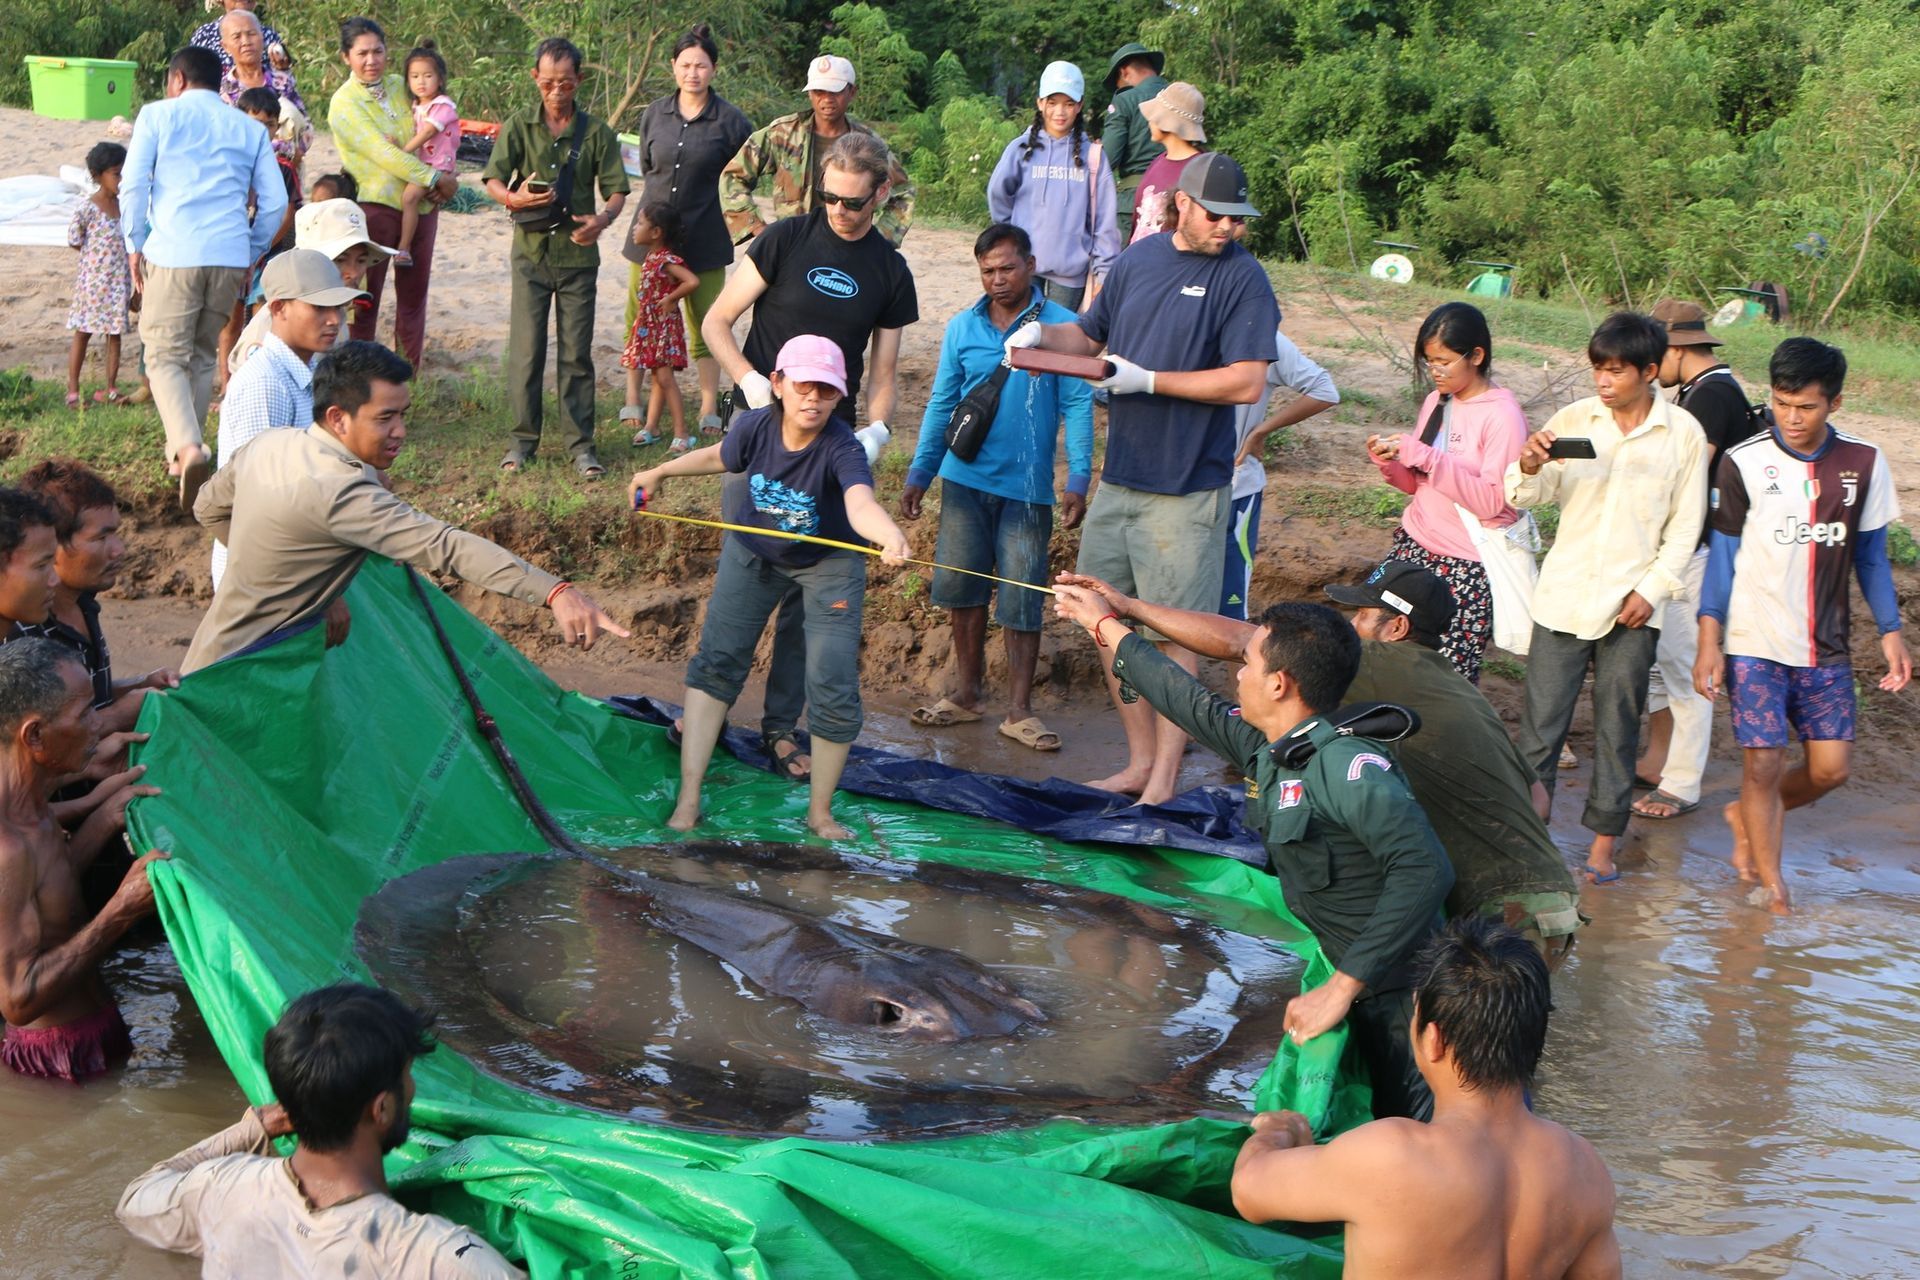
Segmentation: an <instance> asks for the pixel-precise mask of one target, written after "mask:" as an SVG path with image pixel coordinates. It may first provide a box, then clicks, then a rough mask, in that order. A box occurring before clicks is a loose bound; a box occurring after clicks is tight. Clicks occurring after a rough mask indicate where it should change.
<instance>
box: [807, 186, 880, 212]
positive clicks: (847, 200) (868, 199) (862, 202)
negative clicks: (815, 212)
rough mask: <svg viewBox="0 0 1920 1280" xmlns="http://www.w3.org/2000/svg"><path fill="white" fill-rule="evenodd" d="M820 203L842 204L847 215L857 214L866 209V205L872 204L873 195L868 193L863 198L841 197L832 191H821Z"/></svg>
mask: <svg viewBox="0 0 1920 1280" xmlns="http://www.w3.org/2000/svg"><path fill="white" fill-rule="evenodd" d="M820 203H821V204H843V205H845V206H847V212H848V213H858V212H860V211H861V210H862V209H864V208H866V207H867V206H868V205H870V204H872V203H873V194H872V193H870V194H868V195H864V196H843V195H837V194H835V193H834V192H832V191H827V190H822V191H821V192H820Z"/></svg>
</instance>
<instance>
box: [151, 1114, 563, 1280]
mask: <svg viewBox="0 0 1920 1280" xmlns="http://www.w3.org/2000/svg"><path fill="white" fill-rule="evenodd" d="M116 1212H117V1214H118V1216H119V1218H120V1222H121V1224H122V1225H124V1226H125V1227H126V1229H127V1230H128V1231H130V1232H132V1233H133V1236H134V1238H135V1239H137V1240H140V1241H143V1242H144V1243H146V1244H150V1245H152V1246H154V1247H155V1248H156V1249H168V1250H171V1251H173V1252H174V1253H185V1254H191V1255H192V1256H194V1257H196V1258H199V1259H201V1260H202V1264H203V1265H202V1266H201V1270H200V1274H201V1276H202V1277H204V1280H257V1278H258V1277H261V1276H307V1277H312V1280H336V1278H337V1280H347V1277H349V1276H354V1277H359V1276H396V1277H399V1276H405V1277H407V1280H511V1278H514V1277H524V1276H525V1274H526V1273H525V1272H523V1271H521V1270H520V1269H519V1268H517V1267H515V1266H513V1265H512V1264H510V1263H509V1262H508V1261H507V1260H506V1259H505V1258H503V1257H501V1256H500V1255H499V1254H498V1253H496V1252H494V1250H493V1247H492V1246H491V1245H489V1244H488V1243H487V1242H486V1241H484V1240H482V1239H481V1238H480V1237H479V1236H477V1235H475V1234H474V1233H473V1232H471V1231H469V1230H468V1229H467V1228H465V1227H462V1226H459V1225H457V1224H455V1223H452V1222H449V1221H447V1219H445V1218H442V1217H440V1216H438V1215H437V1214H431V1213H413V1212H411V1211H409V1210H408V1209H406V1208H405V1207H403V1206H402V1205H401V1204H400V1203H399V1202H398V1201H397V1200H395V1199H393V1197H391V1196H387V1195H380V1194H375V1195H369V1196H360V1197H358V1198H357V1199H353V1200H346V1201H342V1202H341V1203H339V1204H335V1205H329V1206H327V1207H326V1208H324V1209H316V1208H314V1207H313V1205H312V1204H311V1203H310V1202H309V1201H308V1200H307V1197H306V1193H305V1192H303V1191H302V1190H301V1189H300V1184H299V1183H298V1182H297V1181H296V1180H295V1179H294V1176H293V1168H292V1165H291V1164H290V1163H289V1162H288V1161H286V1160H280V1159H276V1158H274V1156H273V1146H272V1144H271V1142H270V1141H269V1139H268V1138H267V1131H266V1130H265V1129H263V1128H262V1127H261V1126H260V1120H259V1117H258V1116H257V1115H256V1114H255V1113H254V1111H253V1109H252V1108H248V1109H247V1114H246V1115H245V1117H243V1118H242V1119H241V1121H240V1123H238V1124H236V1125H233V1126H232V1127H230V1128H227V1129H223V1130H221V1131H220V1132H219V1133H216V1134H214V1135H213V1136H212V1137H211V1138H208V1139H207V1140H206V1141H205V1142H202V1143H200V1144H199V1145H198V1146H193V1147H188V1148H187V1149H186V1150H185V1151H182V1152H181V1153H180V1154H179V1155H177V1156H174V1157H173V1158H171V1159H169V1160H162V1161H161V1162H160V1163H159V1164H157V1165H155V1166H153V1168H151V1169H149V1170H147V1171H146V1172H145V1173H143V1174H141V1175H140V1176H139V1177H138V1178H135V1179H134V1180H133V1183H132V1184H131V1185H130V1186H128V1188H127V1190H126V1192H125V1194H123V1195H122V1196H121V1197H120V1207H119V1209H118V1210H117V1211H116Z"/></svg>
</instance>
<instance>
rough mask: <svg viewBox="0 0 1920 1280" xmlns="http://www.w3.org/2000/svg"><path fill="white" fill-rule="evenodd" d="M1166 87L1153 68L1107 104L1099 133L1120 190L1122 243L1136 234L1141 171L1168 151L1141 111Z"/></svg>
mask: <svg viewBox="0 0 1920 1280" xmlns="http://www.w3.org/2000/svg"><path fill="white" fill-rule="evenodd" d="M1166 87H1167V78H1166V77H1165V76H1163V75H1161V74H1160V73H1159V72H1157V71H1156V72H1154V73H1153V74H1152V75H1150V76H1148V77H1147V78H1146V79H1145V80H1142V81H1141V82H1140V83H1139V84H1136V85H1134V86H1133V87H1132V88H1130V89H1122V90H1120V92H1118V93H1116V94H1114V95H1113V101H1111V102H1109V103H1108V104H1107V123H1106V127H1105V128H1104V129H1103V130H1102V131H1101V134H1100V146H1101V148H1102V149H1103V150H1105V151H1106V153H1107V163H1108V164H1110V165H1112V166H1113V181H1114V186H1115V188H1116V189H1117V190H1118V191H1119V194H1120V202H1119V208H1118V217H1119V223H1120V243H1121V244H1123V245H1124V244H1126V243H1127V241H1128V240H1129V239H1131V238H1132V236H1133V196H1134V193H1135V192H1136V191H1138V190H1139V189H1140V175H1141V174H1143V173H1145V172H1146V171H1147V166H1148V165H1150V164H1152V163H1153V162H1154V160H1155V159H1157V158H1158V157H1160V156H1161V155H1163V154H1165V152H1166V148H1165V147H1163V146H1161V145H1160V144H1159V143H1157V142H1155V141H1154V140H1153V130H1151V129H1149V128H1148V127H1147V119H1146V117H1145V116H1143V115H1141V114H1140V104H1141V103H1143V102H1146V101H1148V100H1149V99H1151V98H1153V97H1154V96H1155V95H1157V94H1158V93H1159V92H1160V91H1161V90H1162V89H1164V88H1166Z"/></svg>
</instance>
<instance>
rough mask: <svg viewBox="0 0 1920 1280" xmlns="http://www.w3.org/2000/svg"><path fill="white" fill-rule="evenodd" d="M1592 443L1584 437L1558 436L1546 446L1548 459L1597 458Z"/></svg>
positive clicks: (1597, 454)
mask: <svg viewBox="0 0 1920 1280" xmlns="http://www.w3.org/2000/svg"><path fill="white" fill-rule="evenodd" d="M1599 456H1600V455H1599V453H1598V452H1596V451H1595V449H1594V447H1593V441H1591V440H1589V439H1587V438H1586V437H1585V436H1560V437H1558V438H1556V439H1555V440H1554V442H1553V443H1552V444H1550V445H1548V446H1547V457H1549V458H1597V457H1599Z"/></svg>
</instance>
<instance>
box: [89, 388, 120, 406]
mask: <svg viewBox="0 0 1920 1280" xmlns="http://www.w3.org/2000/svg"><path fill="white" fill-rule="evenodd" d="M124 399H126V397H125V396H123V395H121V394H120V388H118V387H103V388H101V389H100V390H98V391H96V392H94V393H93V402H94V403H95V404H119V403H120V402H121V401H122V400H124Z"/></svg>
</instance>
